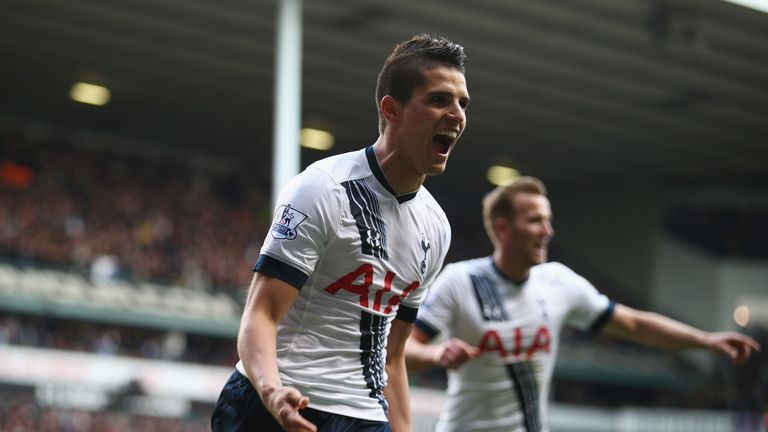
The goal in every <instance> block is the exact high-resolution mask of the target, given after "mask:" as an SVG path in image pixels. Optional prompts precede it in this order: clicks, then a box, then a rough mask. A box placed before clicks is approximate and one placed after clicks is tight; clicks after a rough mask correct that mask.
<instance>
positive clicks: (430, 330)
mask: <svg viewBox="0 0 768 432" xmlns="http://www.w3.org/2000/svg"><path fill="white" fill-rule="evenodd" d="M414 326H416V327H417V328H418V329H419V330H421V331H423V332H424V334H426V335H427V337H428V338H429V340H432V339H434V338H435V336H437V334H438V333H440V332H439V331H438V330H437V329H435V328H434V327H432V326H431V325H429V324H427V323H426V322H424V321H422V320H420V319H418V318H417V319H416V322H415V323H414Z"/></svg>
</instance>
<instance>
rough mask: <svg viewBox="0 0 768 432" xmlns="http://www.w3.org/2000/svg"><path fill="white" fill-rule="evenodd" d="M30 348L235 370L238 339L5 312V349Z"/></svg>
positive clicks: (1, 327) (1, 329)
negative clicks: (233, 368)
mask: <svg viewBox="0 0 768 432" xmlns="http://www.w3.org/2000/svg"><path fill="white" fill-rule="evenodd" d="M3 345H16V346H29V347H38V348H48V349H58V350H65V351H75V352H91V353H96V354H103V355H117V356H127V357H136V358H143V359H149V360H171V361H181V362H187V363H199V364H206V365H217V366H225V367H231V366H232V365H234V364H235V362H236V361H237V351H236V347H235V342H234V338H233V337H224V336H210V335H203V334H194V333H184V332H179V331H169V330H164V329H155V328H144V327H135V326H123V325H115V324H109V323H101V322H91V321H80V320H73V319H63V318H53V317H45V316H38V315H27V314H18V313H3V312H0V347H2V346H3Z"/></svg>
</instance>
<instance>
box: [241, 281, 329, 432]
mask: <svg viewBox="0 0 768 432" xmlns="http://www.w3.org/2000/svg"><path fill="white" fill-rule="evenodd" d="M298 294H299V290H298V289H296V288H295V287H294V286H292V285H290V284H288V283H287V282H284V281H282V280H280V279H277V278H274V277H271V276H267V275H264V274H262V273H258V272H256V273H254V276H253V280H252V282H251V286H250V289H249V292H248V298H247V300H246V303H245V310H244V311H243V317H242V320H241V322H240V332H239V333H238V338H237V351H238V354H239V355H240V360H242V362H243V366H244V367H245V370H246V372H247V374H248V377H249V378H250V381H251V383H252V384H253V386H254V387H255V388H256V391H257V392H258V393H259V396H260V397H261V400H262V402H263V403H264V406H265V407H266V408H267V409H268V410H269V412H270V413H272V416H273V417H275V419H276V420H277V422H278V423H279V424H280V426H282V428H283V429H284V430H286V431H297V432H299V431H300V432H305V431H312V432H314V431H317V428H316V427H315V425H313V424H312V423H310V422H309V421H307V420H306V419H304V418H303V417H302V416H301V415H300V414H299V412H298V410H299V409H302V408H304V407H306V406H307V404H308V403H309V398H307V397H306V396H303V395H302V394H301V393H300V392H299V391H298V390H296V389H295V388H293V387H284V386H283V385H282V382H281V381H280V374H279V372H278V370H277V350H276V337H277V323H278V322H279V321H280V320H281V319H282V317H283V315H285V313H286V312H287V311H288V309H289V308H290V307H291V305H292V304H293V301H294V300H295V299H296V297H297V296H298Z"/></svg>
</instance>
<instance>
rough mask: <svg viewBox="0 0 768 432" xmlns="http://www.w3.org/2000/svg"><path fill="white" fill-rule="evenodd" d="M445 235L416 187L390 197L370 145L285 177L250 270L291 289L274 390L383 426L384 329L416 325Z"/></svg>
mask: <svg viewBox="0 0 768 432" xmlns="http://www.w3.org/2000/svg"><path fill="white" fill-rule="evenodd" d="M450 235H451V234H450V226H449V224H448V219H447V218H446V216H445V213H444V212H443V210H442V209H441V208H440V206H439V205H438V204H437V202H436V201H435V200H434V198H433V197H432V195H431V194H430V193H429V192H427V190H426V189H425V188H424V187H421V188H420V189H419V190H418V191H416V192H413V193H409V194H405V195H399V196H397V195H395V194H394V191H393V190H392V188H391V186H390V185H389V184H388V182H387V180H386V178H385V177H384V174H383V172H382V171H381V168H380V167H379V165H378V162H377V161H376V156H375V152H374V150H373V147H368V148H366V149H365V150H360V151H356V152H351V153H345V154H342V155H337V156H332V157H329V158H326V159H323V160H321V161H318V162H316V163H314V164H312V165H310V166H309V167H308V168H307V169H306V170H305V171H304V172H302V173H301V174H299V175H298V176H296V177H295V178H294V179H293V180H291V181H290V182H289V184H288V185H287V186H286V187H285V188H284V189H283V191H282V192H281V193H280V196H279V198H278V201H277V209H276V211H275V218H274V221H273V224H272V228H271V230H270V233H269V234H268V235H267V239H266V240H265V242H264V245H263V247H262V249H261V254H262V255H261V256H260V257H259V261H258V262H257V264H256V266H255V267H254V270H255V271H259V272H262V273H265V274H269V275H271V276H276V277H279V278H281V279H282V280H284V281H286V282H288V283H290V284H292V285H293V286H295V287H296V288H298V289H300V290H301V292H300V294H299V296H298V298H297V299H296V301H295V302H294V303H293V305H292V307H291V308H290V309H289V311H288V312H287V314H286V316H285V317H284V318H283V320H282V321H281V322H280V324H279V326H278V330H277V360H278V369H279V371H280V376H281V379H282V382H283V384H284V385H289V386H293V387H296V388H297V389H299V390H300V391H301V392H302V393H303V394H304V395H307V396H309V398H310V403H309V406H310V407H311V408H314V409H318V410H321V411H326V412H331V413H336V414H342V415H346V416H350V417H355V418H362V419H368V420H376V421H386V420H387V416H386V411H387V402H386V401H385V399H384V393H383V390H384V387H385V386H386V382H387V376H386V373H385V371H384V365H385V361H386V342H387V335H388V334H389V329H390V323H391V322H392V320H393V319H394V318H395V317H397V318H398V319H402V320H405V321H408V322H413V321H414V320H415V319H416V311H417V309H418V307H419V305H420V304H421V302H422V300H423V299H424V297H425V294H426V287H427V286H428V285H429V284H430V283H431V282H432V281H433V280H434V279H435V277H436V276H437V274H438V273H439V271H440V268H441V267H442V263H443V260H444V259H445V255H446V253H447V251H448V247H449V245H450ZM237 366H238V370H239V371H240V372H241V373H245V370H244V368H243V367H242V364H241V363H238V365H237Z"/></svg>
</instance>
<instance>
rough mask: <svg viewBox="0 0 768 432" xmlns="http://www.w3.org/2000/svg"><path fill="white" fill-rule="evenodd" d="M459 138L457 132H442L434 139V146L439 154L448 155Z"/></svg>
mask: <svg viewBox="0 0 768 432" xmlns="http://www.w3.org/2000/svg"><path fill="white" fill-rule="evenodd" d="M458 137H459V134H458V133H456V132H455V131H440V132H438V133H436V134H435V136H434V137H432V146H433V147H434V149H435V152H437V154H440V155H446V154H448V151H449V150H450V149H451V146H452V145H453V143H454V142H456V138H458Z"/></svg>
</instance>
